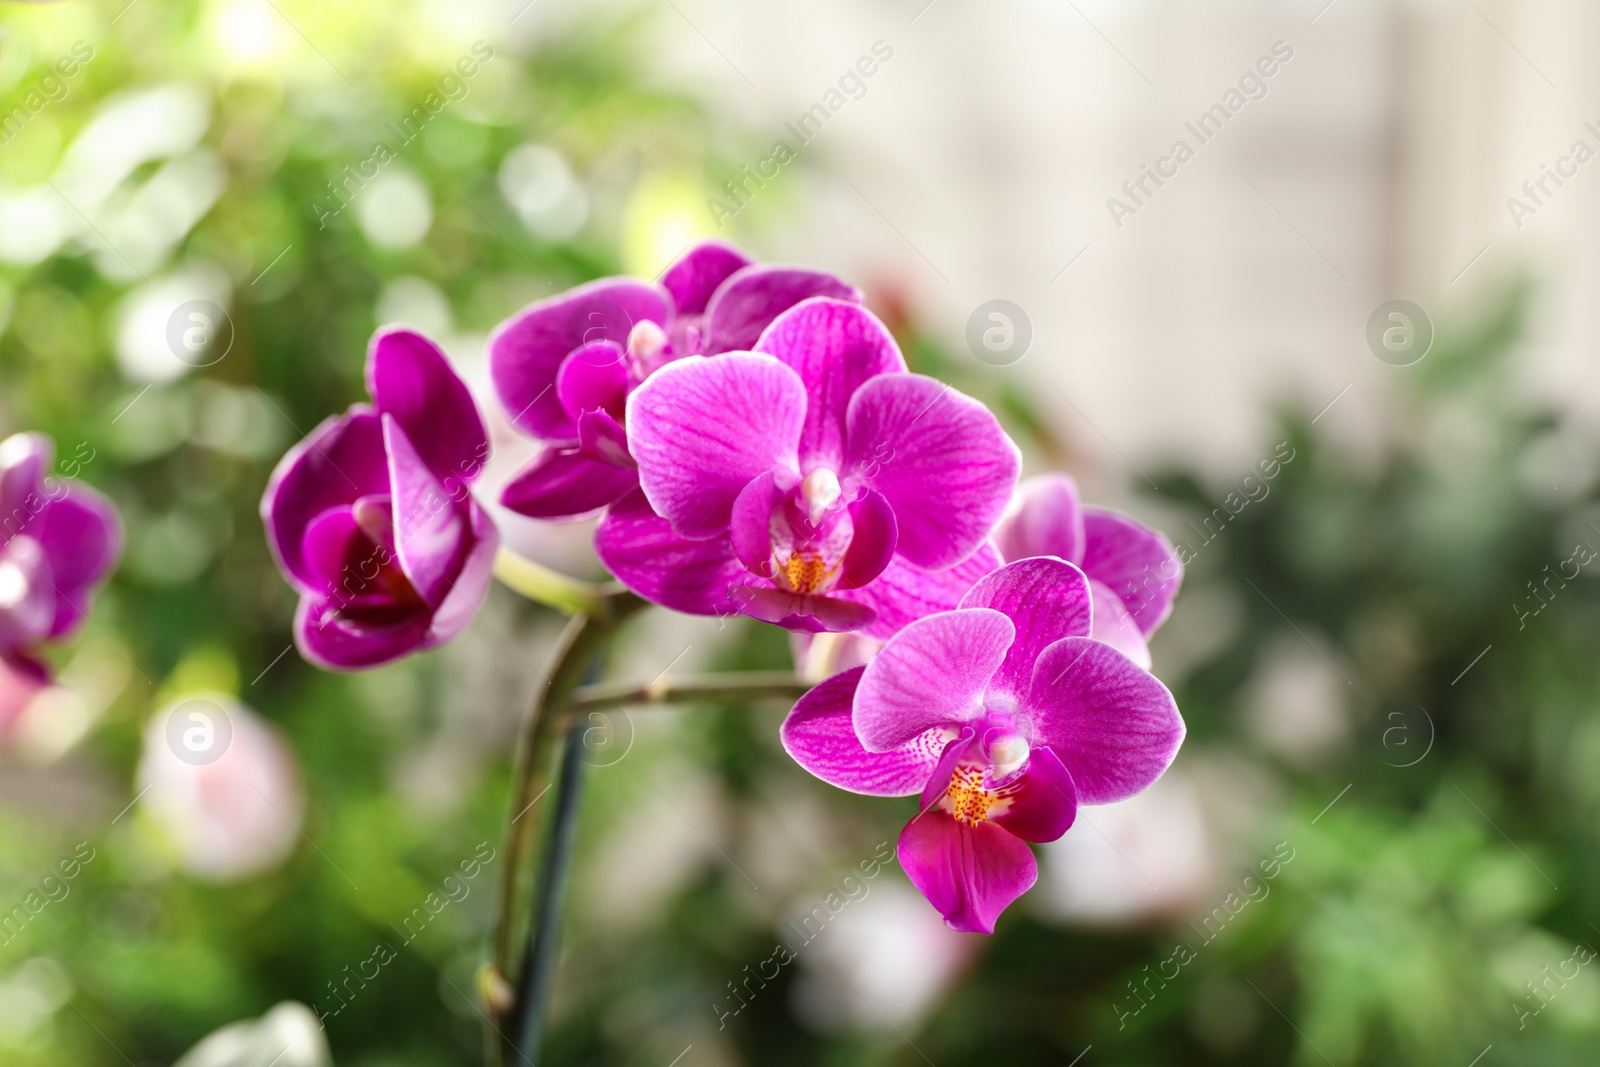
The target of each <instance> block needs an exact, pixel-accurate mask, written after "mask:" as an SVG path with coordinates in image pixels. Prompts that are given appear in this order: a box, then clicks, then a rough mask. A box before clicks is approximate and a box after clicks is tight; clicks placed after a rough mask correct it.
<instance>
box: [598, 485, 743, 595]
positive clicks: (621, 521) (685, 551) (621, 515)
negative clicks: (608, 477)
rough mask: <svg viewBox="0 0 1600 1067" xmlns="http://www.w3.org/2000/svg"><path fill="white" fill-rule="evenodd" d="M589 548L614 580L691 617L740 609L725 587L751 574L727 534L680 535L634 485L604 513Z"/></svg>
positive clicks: (740, 581) (727, 587)
mask: <svg viewBox="0 0 1600 1067" xmlns="http://www.w3.org/2000/svg"><path fill="white" fill-rule="evenodd" d="M594 547H595V551H596V552H597V553H599V555H600V562H602V563H604V564H605V565H606V569H607V570H609V571H610V572H611V573H612V574H613V575H615V576H616V578H617V580H618V581H619V582H621V583H622V584H623V585H626V586H627V587H628V588H629V589H632V590H633V591H634V592H635V593H638V594H639V595H640V596H642V597H644V598H645V599H646V600H648V601H650V602H651V603H652V604H660V605H661V606H663V607H668V608H672V609H673V610H675V611H683V612H687V613H689V614H690V615H736V614H738V613H739V604H738V602H737V601H735V600H734V599H733V598H732V597H731V596H729V594H728V590H729V589H730V588H731V587H732V586H734V585H738V584H742V583H744V582H746V581H748V580H749V578H750V574H749V572H748V571H746V570H745V569H744V565H743V564H741V563H740V562H739V561H738V560H737V559H736V558H734V555H733V546H732V545H731V544H730V543H729V542H728V538H727V537H726V536H724V537H712V538H707V539H705V540H691V539H690V538H687V537H682V536H679V535H678V534H676V533H674V532H673V531H672V526H671V524H670V523H668V522H667V520H666V519H663V518H662V517H661V516H659V515H657V514H656V513H655V512H654V511H652V510H650V505H649V503H648V502H646V500H645V498H644V494H643V493H642V492H640V491H639V490H637V489H635V490H633V491H632V492H630V493H628V494H627V495H626V496H624V497H623V498H622V499H621V500H619V501H617V502H616V503H615V504H613V505H611V507H610V509H609V510H607V511H606V514H605V517H604V518H602V519H601V520H600V525H599V527H598V528H597V529H596V530H595V534H594Z"/></svg>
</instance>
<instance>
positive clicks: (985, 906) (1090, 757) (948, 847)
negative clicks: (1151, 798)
mask: <svg viewBox="0 0 1600 1067" xmlns="http://www.w3.org/2000/svg"><path fill="white" fill-rule="evenodd" d="M1093 613H1094V598H1093V595H1092V593H1091V592H1090V588H1089V580H1088V578H1087V577H1085V575H1084V573H1083V572H1082V571H1081V570H1079V569H1078V568H1077V567H1076V566H1074V565H1073V564H1071V563H1067V562H1065V561H1064V560H1060V559H1056V558H1053V557H1038V558H1034V559H1025V560H1019V561H1017V562H1015V563H1009V564H1007V565H1006V566H1004V567H1002V568H1001V569H999V570H998V571H995V572H994V573H993V574H991V575H989V576H988V577H986V578H984V579H983V580H982V581H980V582H978V583H977V584H976V585H975V586H973V588H972V590H971V591H970V592H968V593H967V595H966V596H965V597H964V598H963V599H962V601H961V606H960V607H959V608H958V609H957V610H955V611H948V612H942V613H940V614H937V615H930V616H928V617H927V618H925V619H921V620H919V621H918V622H915V623H913V624H912V625H910V626H908V627H906V628H905V630H903V631H902V632H901V633H900V634H898V635H897V636H895V637H894V638H892V639H890V641H889V642H888V643H887V644H886V645H884V647H883V650H882V651H881V652H879V653H878V655H877V656H876V658H874V659H873V660H872V662H871V663H868V664H867V665H866V666H865V667H855V668H852V669H850V670H848V671H845V672H844V673H842V674H837V675H835V676H834V677H832V678H830V679H828V680H827V681H826V682H824V683H822V684H821V685H819V686H817V687H816V688H815V689H813V690H811V691H810V692H809V693H807V694H806V695H805V696H804V697H802V698H801V699H800V702H799V703H798V704H796V705H795V707H794V710H793V711H792V712H790V713H789V717H788V719H787V720H786V721H785V722H784V724H783V730H782V738H783V744H784V747H785V748H786V749H788V751H789V753H790V755H792V756H793V757H794V758H795V759H796V760H797V761H798V762H799V763H800V765H801V766H803V767H805V768H806V769H807V770H809V771H810V772H811V773H812V774H815V775H816V776H817V777H819V778H821V779H822V780H824V781H826V782H829V783H831V784H833V785H836V786H839V787H840V788H843V789H848V790H850V791H852V792H856V793H866V794H869V795H872V796H909V795H911V794H921V798H922V799H921V807H922V810H921V812H920V813H919V814H918V815H917V816H916V817H915V818H913V819H912V820H911V822H910V823H908V824H907V825H906V828H905V830H904V831H903V832H902V833H901V835H900V847H899V855H900V864H901V866H902V867H904V868H905V871H906V874H907V876H908V877H910V879H911V881H912V884H914V885H915V886H916V887H917V888H918V889H919V890H921V891H922V894H923V895H924V896H926V897H927V898H928V900H929V901H930V902H931V903H932V904H933V906H934V907H935V908H937V909H939V912H940V913H941V914H942V915H943V916H944V918H945V922H946V924H948V925H949V926H950V927H952V928H953V929H956V930H966V931H974V932H982V933H992V932H993V931H994V924H995V920H996V919H997V918H998V917H999V916H1000V913H1001V912H1002V911H1004V910H1005V908H1006V907H1007V906H1008V905H1009V904H1010V903H1011V902H1012V901H1013V900H1015V899H1016V898H1017V897H1019V896H1021V895H1022V894H1023V893H1025V892H1027V891H1028V889H1029V888H1030V887H1031V886H1032V885H1033V883H1034V882H1035V881H1036V880H1037V878H1038V873H1039V869H1038V865H1037V864H1036V863H1035V861H1034V858H1033V852H1032V851H1031V850H1030V849H1029V848H1028V846H1027V845H1026V844H1025V843H1024V842H1027V841H1054V840H1056V839H1057V838H1059V837H1060V836H1061V835H1062V834H1064V833H1066V831H1067V829H1068V828H1069V827H1070V826H1071V825H1072V822H1073V819H1074V818H1075V817H1076V815H1077V809H1078V805H1079V804H1109V803H1111V802H1113V801H1117V800H1122V799H1124V798H1126V797H1130V796H1133V795H1134V794H1135V793H1138V792H1140V791H1141V790H1143V789H1144V788H1145V787H1146V786H1148V785H1150V784H1151V783H1152V782H1154V781H1155V780H1156V779H1157V778H1159V777H1160V776H1161V774H1162V772H1163V771H1165V770H1166V769H1167V766H1168V765H1169V764H1171V762H1172V760H1173V757H1174V756H1176V755H1177V752H1178V747H1179V745H1181V744H1182V743H1183V735H1184V725H1183V719H1182V718H1181V717H1180V716H1179V714H1178V708H1177V705H1176V704H1175V703H1174V702H1173V699H1172V694H1171V693H1169V692H1168V691H1167V688H1166V687H1165V686H1164V685H1162V684H1161V683H1160V682H1159V681H1157V680H1156V678H1155V677H1154V676H1153V675H1151V674H1150V673H1149V672H1147V671H1145V670H1143V669H1142V668H1140V667H1139V666H1138V665H1137V664H1135V663H1134V662H1133V661H1132V660H1130V659H1128V657H1127V656H1124V655H1123V654H1122V653H1121V652H1118V651H1117V650H1116V649H1115V648H1112V647H1111V646H1110V645H1108V644H1105V643H1104V642H1101V641H1096V640H1093V639H1092V638H1090V637H1089V634H1090V632H1091V630H1092V629H1093Z"/></svg>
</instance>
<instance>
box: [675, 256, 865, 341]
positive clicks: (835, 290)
mask: <svg viewBox="0 0 1600 1067" xmlns="http://www.w3.org/2000/svg"><path fill="white" fill-rule="evenodd" d="M813 296H825V297H832V298H835V299H839V300H849V301H854V302H857V303H859V302H860V300H861V292H860V290H858V289H856V288H855V287H854V286H850V285H846V284H844V283H843V282H841V281H840V280H839V279H838V278H835V277H834V276H833V275H831V274H826V273H824V272H822V271H815V270H803V269H801V268H798V267H773V266H764V265H761V264H756V265H753V266H749V267H745V268H744V269H743V270H740V271H739V272H738V273H736V274H734V275H733V276H731V277H730V278H728V280H727V281H725V282H723V283H722V285H721V286H720V287H719V288H718V289H717V291H716V293H715V295H713V296H712V298H711V301H710V303H708V304H707V305H706V322H705V330H706V339H705V354H706V355H708V356H709V355H714V354H716V353H718V352H733V351H745V350H748V349H750V348H753V347H754V346H755V344H756V339H757V338H759V337H760V336H761V331H763V330H765V329H766V328H767V326H768V325H770V324H771V322H772V320H773V319H775V318H777V317H778V316H779V315H780V314H782V313H783V312H785V311H787V310H789V309H790V308H792V307H794V306H795V305H796V304H798V303H800V301H802V300H805V299H806V298H808V297H813Z"/></svg>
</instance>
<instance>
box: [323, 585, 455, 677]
mask: <svg viewBox="0 0 1600 1067" xmlns="http://www.w3.org/2000/svg"><path fill="white" fill-rule="evenodd" d="M426 635H427V619H426V617H425V616H419V615H413V616H406V617H404V618H402V619H401V620H400V621H399V622H397V623H394V624H391V625H388V626H372V625H366V624H361V623H356V622H353V621H351V620H349V619H347V618H344V617H341V615H340V614H339V612H338V610H337V608H336V607H335V606H334V605H332V604H329V603H328V602H326V601H321V600H315V599H311V598H306V599H302V600H301V601H300V607H299V609H298V610H297V611H296V612H295V618H294V641H295V647H296V648H297V649H299V650H300V655H302V656H303V657H305V658H306V659H307V660H308V661H310V662H311V663H314V664H316V665H317V666H318V667H321V668H323V669H324V670H332V671H355V670H364V669H366V668H368V667H376V666H379V665H381V664H384V663H388V662H390V661H392V660H396V659H399V658H400V657H401V656H404V655H406V654H408V653H410V652H415V651H416V650H417V649H418V648H419V647H420V646H421V644H422V642H423V640H424V639H425V637H426Z"/></svg>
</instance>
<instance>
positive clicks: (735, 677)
mask: <svg viewBox="0 0 1600 1067" xmlns="http://www.w3.org/2000/svg"><path fill="white" fill-rule="evenodd" d="M810 688H811V683H810V682H805V681H802V680H800V679H799V678H796V677H795V676H794V675H793V674H790V673H788V672H787V671H750V672H748V673H743V674H719V675H710V676H706V677H699V678H680V679H676V680H674V679H671V678H660V679H657V680H656V681H654V682H649V683H647V684H643V685H641V684H640V683H638V682H608V683H606V684H603V685H586V686H584V687H582V688H581V689H579V690H577V691H576V692H575V693H573V695H572V700H571V701H570V702H569V703H568V705H567V707H568V713H569V714H577V713H578V712H583V711H593V710H596V709H599V708H615V707H639V706H648V705H652V704H694V703H700V702H707V703H728V704H736V703H740V702H742V701H747V700H761V699H764V698H769V697H770V698H780V697H781V698H783V699H785V700H798V699H800V698H801V697H802V696H804V695H805V694H806V692H807V691H808V690H809V689H810Z"/></svg>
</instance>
